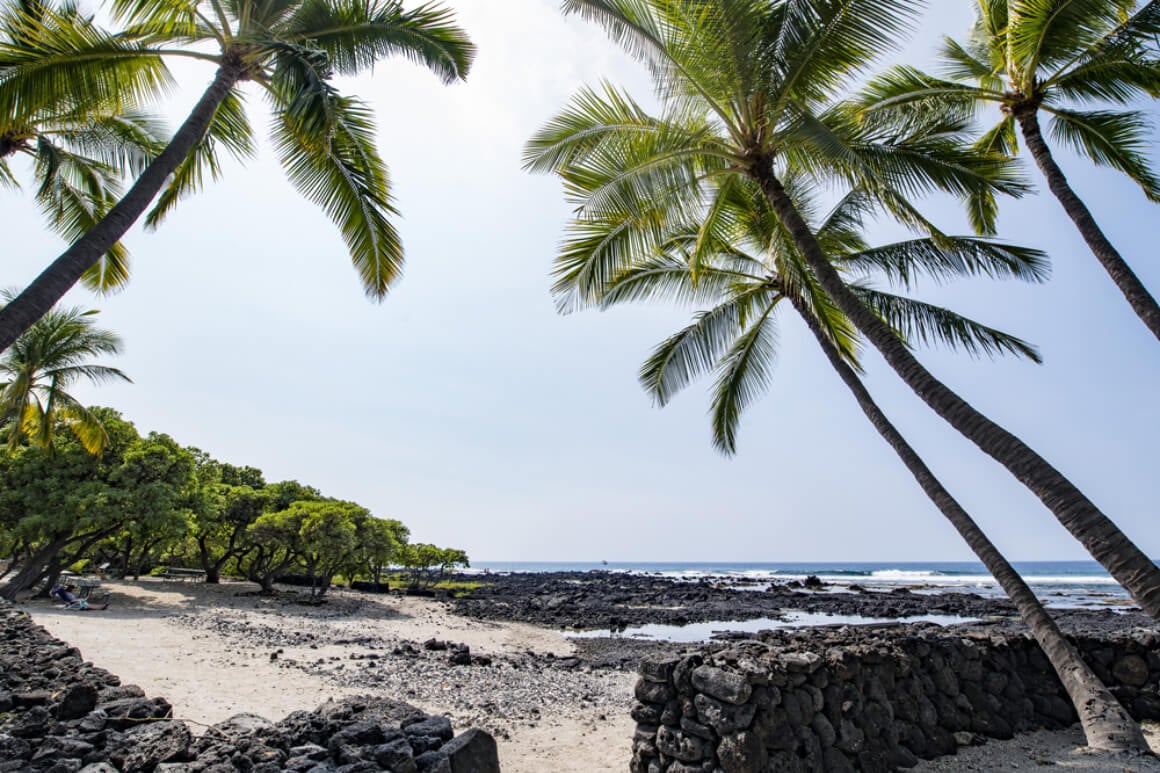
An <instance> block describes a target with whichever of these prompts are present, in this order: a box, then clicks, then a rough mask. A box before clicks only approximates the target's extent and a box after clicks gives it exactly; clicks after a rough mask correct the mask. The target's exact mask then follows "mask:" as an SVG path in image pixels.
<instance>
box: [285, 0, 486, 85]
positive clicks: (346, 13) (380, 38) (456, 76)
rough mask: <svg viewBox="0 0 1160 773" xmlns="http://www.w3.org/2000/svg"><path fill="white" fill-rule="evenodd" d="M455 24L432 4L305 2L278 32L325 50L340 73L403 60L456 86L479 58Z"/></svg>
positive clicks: (447, 13) (343, 0) (368, 0)
mask: <svg viewBox="0 0 1160 773" xmlns="http://www.w3.org/2000/svg"><path fill="white" fill-rule="evenodd" d="M454 21H455V15H454V13H453V12H452V11H451V10H450V9H448V8H443V7H440V6H438V5H434V4H430V3H428V4H424V5H421V6H419V7H417V8H414V9H412V10H410V11H407V10H404V9H403V7H402V4H401V3H398V2H394V0H305V2H302V3H301V4H299V5H298V7H297V9H296V11H295V13H294V14H293V16H291V17H290V18H289V19H288V20H287V21H286V23H285V25H282V26H280V29H279V31H278V32H279V37H280V38H281V39H283V40H286V41H289V42H303V43H307V42H308V43H309V44H310V45H312V46H317V47H318V48H320V49H322V50H323V51H325V52H326V55H327V58H328V60H329V61H330V63H331V65H332V66H333V67H334V68H335V70H336V71H337V72H340V73H344V74H354V73H358V72H362V71H364V70H366V69H369V68H371V67H372V66H373V65H374V63H375V62H376V61H378V60H379V59H383V58H386V57H391V56H403V57H405V58H407V59H410V60H411V61H413V62H415V63H417V64H421V65H424V66H426V67H427V68H428V69H430V70H431V71H432V72H433V73H435V74H436V75H437V76H439V78H441V79H442V80H443V81H444V82H445V83H450V82H452V81H455V80H462V79H464V78H466V77H467V72H468V70H469V69H470V67H471V61H472V59H473V58H474V56H475V46H474V45H472V43H471V40H470V39H469V38H468V37H467V33H466V32H464V31H463V30H462V29H461V28H459V27H458V26H456V25H455V24H454Z"/></svg>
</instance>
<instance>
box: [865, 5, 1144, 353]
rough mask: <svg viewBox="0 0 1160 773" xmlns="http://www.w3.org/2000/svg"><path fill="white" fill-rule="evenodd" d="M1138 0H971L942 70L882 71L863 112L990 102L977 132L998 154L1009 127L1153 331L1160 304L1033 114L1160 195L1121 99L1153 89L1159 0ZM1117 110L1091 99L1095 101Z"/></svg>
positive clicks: (1137, 115) (1136, 124)
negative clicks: (992, 118)
mask: <svg viewBox="0 0 1160 773" xmlns="http://www.w3.org/2000/svg"><path fill="white" fill-rule="evenodd" d="M1136 5H1137V2H1136V0H1110V1H1109V2H1072V3H1061V2H1036V1H1035V0H978V7H977V9H976V18H975V24H974V27H973V29H972V30H971V34H970V36H969V37H968V38H967V40H966V42H965V43H960V42H958V41H955V40H952V39H950V38H947V39H946V40H945V41H944V43H943V46H942V51H941V58H942V62H943V65H944V67H945V69H946V71H947V73H948V75H949V78H950V79H949V80H948V79H941V78H937V77H933V76H931V75H927V74H926V73H923V72H921V71H919V70H917V69H915V68H913V67H896V68H894V69H892V70H890V71H889V72H887V73H885V74H884V75H882V76H881V77H879V78H877V79H876V80H875V81H874V82H872V83H871V84H870V86H869V87H868V88H867V90H866V92H865V94H864V96H863V97H862V103H863V106H864V107H865V108H866V109H868V110H887V109H899V108H903V109H913V108H916V107H917V108H918V109H934V110H946V109H965V110H967V111H969V112H974V111H975V109H976V108H977V107H979V106H982V105H986V104H991V105H997V106H998V107H999V110H1000V112H1001V113H1002V118H1001V119H1000V121H999V123H998V124H996V125H995V126H994V127H993V128H992V129H990V130H989V131H988V132H987V133H986V134H985V135H984V136H983V138H982V140H981V142H982V143H983V144H984V145H985V146H987V147H989V148H994V149H996V150H999V151H1001V152H1003V153H1012V154H1013V153H1015V152H1016V150H1017V148H1018V144H1019V143H1018V139H1017V137H1016V132H1015V127H1016V124H1017V125H1018V127H1019V132H1020V133H1021V134H1022V135H1023V142H1024V144H1025V145H1026V147H1027V150H1028V151H1029V152H1030V153H1031V157H1032V158H1033V159H1035V164H1036V165H1037V166H1038V167H1039V170H1040V171H1041V172H1042V173H1043V176H1044V178H1045V179H1046V180H1047V187H1048V189H1049V190H1050V191H1051V192H1052V194H1053V195H1054V196H1055V198H1056V199H1058V200H1059V203H1060V204H1062V205H1063V209H1064V211H1065V212H1066V213H1067V215H1068V217H1070V218H1071V220H1072V222H1074V223H1075V226H1076V228H1077V229H1078V230H1079V232H1080V235H1081V236H1082V237H1083V239H1084V241H1085V242H1087V245H1088V247H1089V248H1090V249H1091V251H1092V254H1094V255H1095V256H1096V259H1098V260H1099V262H1100V265H1102V266H1103V267H1104V270H1105V271H1106V272H1107V273H1108V275H1109V276H1110V277H1111V278H1112V281H1114V282H1115V283H1116V286H1117V287H1118V288H1119V289H1120V292H1121V293H1123V295H1124V297H1125V298H1126V299H1127V301H1128V303H1129V304H1130V305H1131V306H1132V309H1133V310H1134V311H1135V312H1136V315H1137V316H1139V317H1140V319H1141V320H1142V321H1143V322H1144V324H1145V325H1147V326H1148V329H1149V330H1151V331H1152V335H1154V336H1156V337H1157V338H1160V304H1158V303H1157V302H1156V299H1155V298H1154V297H1153V296H1152V294H1151V293H1149V292H1148V289H1147V288H1146V287H1144V284H1143V282H1141V281H1140V279H1139V277H1137V276H1136V274H1135V272H1133V271H1132V269H1131V267H1130V266H1129V265H1128V263H1127V261H1125V260H1124V258H1123V257H1122V256H1121V255H1120V253H1119V251H1117V250H1116V248H1115V247H1113V246H1112V243H1111V241H1110V240H1109V239H1108V238H1107V236H1106V235H1105V234H1104V232H1103V231H1102V230H1101V229H1100V227H1099V225H1098V224H1097V223H1096V220H1095V217H1094V216H1093V215H1092V213H1091V211H1090V210H1089V209H1088V208H1087V206H1086V205H1085V204H1084V202H1083V201H1082V200H1081V199H1080V197H1079V195H1078V194H1076V192H1075V190H1074V189H1072V187H1071V185H1070V184H1069V183H1068V181H1067V177H1066V176H1065V175H1064V173H1063V170H1062V169H1060V167H1059V164H1057V163H1056V161H1055V158H1054V156H1053V155H1052V152H1051V148H1050V147H1049V146H1048V144H1047V140H1046V139H1045V138H1044V136H1043V131H1042V128H1041V127H1040V123H1039V116H1040V113H1046V114H1047V115H1049V116H1050V117H1051V123H1050V126H1049V134H1050V136H1051V138H1052V139H1054V140H1055V141H1056V142H1058V143H1060V144H1062V145H1064V146H1066V147H1069V148H1071V149H1072V150H1074V151H1076V152H1078V153H1079V154H1080V155H1083V156H1086V157H1087V158H1088V159H1090V160H1091V161H1092V162H1093V163H1095V164H1096V165H1098V166H1106V167H1111V168H1112V169H1115V170H1117V171H1119V172H1122V173H1124V174H1125V175H1127V176H1128V177H1129V178H1131V179H1132V180H1133V181H1134V182H1136V183H1137V184H1138V185H1139V186H1140V187H1141V188H1142V189H1143V191H1144V195H1145V196H1147V197H1148V198H1149V199H1151V200H1152V201H1160V178H1157V177H1156V175H1155V173H1154V172H1153V171H1152V170H1151V169H1150V168H1149V164H1148V160H1147V157H1146V155H1145V151H1146V149H1147V148H1148V146H1149V144H1150V140H1149V138H1148V121H1147V120H1146V118H1145V117H1144V115H1143V114H1142V113H1141V112H1139V111H1137V110H1130V109H1124V108H1125V107H1126V106H1127V105H1128V104H1129V103H1131V102H1132V101H1133V100H1134V99H1138V98H1139V97H1141V96H1153V97H1155V96H1160V59H1158V58H1157V57H1156V48H1155V45H1156V37H1157V35H1160V2H1155V0H1153V1H1152V2H1147V3H1145V4H1144V5H1143V6H1142V7H1141V8H1139V10H1135V12H1134V13H1133V10H1134V9H1135V7H1136ZM1101 102H1102V103H1105V104H1110V105H1113V106H1115V109H1112V110H1106V109H1092V103H1101Z"/></svg>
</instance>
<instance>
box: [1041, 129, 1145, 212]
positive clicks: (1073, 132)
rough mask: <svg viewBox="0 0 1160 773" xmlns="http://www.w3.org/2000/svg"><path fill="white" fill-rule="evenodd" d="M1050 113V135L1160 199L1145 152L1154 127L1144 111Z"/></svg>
mask: <svg viewBox="0 0 1160 773" xmlns="http://www.w3.org/2000/svg"><path fill="white" fill-rule="evenodd" d="M1045 109H1047V110H1048V112H1050V113H1051V116H1052V121H1051V125H1050V133H1051V137H1052V138H1053V139H1054V140H1056V141H1057V142H1061V143H1063V144H1065V145H1067V146H1069V147H1070V148H1072V149H1073V150H1075V151H1076V152H1077V153H1079V154H1080V155H1083V156H1087V157H1088V158H1090V159H1091V160H1092V161H1093V162H1094V163H1096V164H1097V165H1099V166H1108V167H1111V168H1112V169H1115V170H1117V171H1120V172H1123V173H1124V174H1126V175H1127V176H1128V177H1130V178H1132V179H1133V180H1135V181H1136V184H1137V185H1139V186H1140V187H1141V188H1142V189H1143V191H1144V195H1146V196H1147V197H1148V198H1149V199H1151V200H1152V201H1160V179H1157V177H1156V175H1155V174H1153V172H1152V169H1151V166H1150V165H1149V163H1148V159H1147V157H1146V156H1145V155H1144V154H1145V151H1146V150H1147V149H1148V147H1149V146H1150V143H1149V142H1148V140H1147V136H1148V134H1149V131H1150V129H1151V126H1150V124H1149V121H1148V119H1147V118H1146V117H1145V116H1144V114H1143V113H1140V112H1136V111H1124V112H1112V111H1101V110H1089V111H1086V112H1080V111H1078V110H1062V109H1059V108H1045Z"/></svg>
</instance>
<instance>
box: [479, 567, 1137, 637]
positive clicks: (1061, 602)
mask: <svg viewBox="0 0 1160 773" xmlns="http://www.w3.org/2000/svg"><path fill="white" fill-rule="evenodd" d="M1012 565H1013V566H1014V567H1015V569H1016V570H1017V571H1018V572H1019V573H1020V574H1021V575H1022V576H1023V579H1024V580H1025V581H1026V582H1027V584H1028V585H1029V586H1031V588H1032V590H1033V591H1035V594H1036V595H1037V596H1039V598H1040V600H1041V601H1043V603H1044V605H1045V606H1048V607H1054V608H1059V609H1065V608H1071V609H1075V608H1086V609H1097V608H1107V607H1110V608H1112V609H1125V608H1129V607H1132V608H1134V607H1133V604H1132V601H1131V598H1130V597H1129V596H1128V594H1127V592H1126V591H1124V589H1123V588H1121V587H1120V586H1119V584H1117V583H1116V581H1115V580H1113V579H1112V578H1111V577H1110V576H1109V575H1108V573H1107V572H1106V571H1105V570H1104V568H1103V567H1102V566H1100V565H1099V564H1098V563H1097V562H1095V561H1019V562H1012ZM467 571H469V572H476V573H482V572H590V571H593V572H596V571H609V572H635V573H641V574H657V575H663V576H666V577H672V578H675V579H685V580H690V581H696V580H699V579H701V578H706V577H720V578H723V579H727V580H730V581H732V582H736V583H738V585H739V586H740V587H742V588H748V589H752V590H755V591H759V590H764V589H765V588H767V587H768V586H769V585H770V584H771V583H785V582H789V581H790V580H803V579H805V578H806V577H808V576H810V575H814V576H816V577H818V579H820V580H822V582H824V583H826V585H827V586H828V587H829V589H830V590H834V591H842V590H846V589H848V587H849V586H850V585H860V586H862V587H864V588H866V589H867V590H889V589H891V588H901V587H905V588H909V589H910V590H911V591H912V592H914V593H942V592H958V593H975V594H978V595H980V596H984V597H993V596H1003V595H1004V594H1003V591H1002V589H1001V588H999V586H998V584H997V583H996V582H995V580H994V578H993V577H991V575H990V574H989V573H988V572H987V571H986V569H984V568H983V565H982V564H981V563H979V562H975V561H942V562H917V561H914V562H907V561H902V562H900V561H876V562H866V561H853V562H851V561H829V562H826V561H819V562H806V563H801V562H795V563H782V562H770V563H729V562H691V563H680V562H624V561H609V562H603V561H597V562H560V563H556V562H516V561H480V562H477V563H473V564H472V568H471V569H470V570H467ZM918 621H926V622H933V623H938V624H940V625H950V624H953V623H959V622H965V621H966V619H965V618H955V617H942V616H937V615H925V616H920V617H915V618H901V619H899V620H885V619H882V620H879V619H875V618H866V617H847V616H840V615H825V614H809V613H804V612H800V611H790V610H787V611H786V614H785V615H784V616H783V617H782V618H777V619H774V618H762V619H757V620H746V621H720V622H707V623H692V624H689V625H684V626H672V625H643V626H639V627H634V628H629V629H627V630H625V631H623V632H622V633H619V634H616V635H617V636H623V637H626V638H633V639H646V640H668V641H678V642H701V641H708V640H709V639H711V638H712V637H713V636H714V635H715V634H717V633H719V632H722V631H749V632H753V631H760V630H765V629H772V628H797V627H802V626H814V625H847V624H867V623H878V622H918ZM569 635H570V636H575V637H583V638H586V637H592V636H608V635H609V634H608V632H607V631H586V632H575V633H570V634H569Z"/></svg>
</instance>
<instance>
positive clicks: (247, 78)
mask: <svg viewBox="0 0 1160 773" xmlns="http://www.w3.org/2000/svg"><path fill="white" fill-rule="evenodd" d="M113 11H114V13H115V14H116V16H117V17H118V18H119V19H120V20H121V21H122V22H124V23H125V24H126V25H127V26H128V29H129V30H130V34H128V35H127V39H128V40H130V41H132V42H135V43H136V44H137V45H138V48H139V52H140V53H141V54H142V55H145V54H150V53H151V54H153V55H155V56H158V57H162V56H183V57H192V58H195V59H200V60H203V61H208V62H211V63H213V64H214V65H215V66H216V67H217V70H216V73H215V75H214V79H213V81H212V83H211V84H210V85H209V87H208V88H207V89H206V91H205V93H204V94H203V96H202V97H201V99H199V100H198V102H197V104H196V105H195V106H194V108H193V110H192V112H191V113H190V114H189V117H188V118H187V119H186V120H185V122H184V123H183V124H182V125H181V127H180V128H179V129H178V130H177V133H176V134H174V136H173V139H172V140H170V142H169V144H168V145H167V146H166V147H165V149H164V150H163V151H162V152H161V153H160V154H159V155H158V156H157V157H156V158H155V159H154V160H153V161H152V162H150V164H149V165H148V166H147V167H146V168H145V170H144V171H143V172H142V173H141V175H140V176H139V177H138V178H137V180H136V182H135V183H133V185H132V187H130V189H129V191H128V192H127V193H126V194H125V196H124V197H123V198H122V199H121V200H120V201H119V202H118V203H117V204H116V205H115V206H114V207H113V208H112V209H111V210H110V211H109V213H108V214H107V215H106V216H105V217H103V218H102V219H101V220H100V222H99V223H97V225H96V226H94V227H93V228H91V229H89V230H88V231H87V232H86V233H85V235H84V236H82V237H81V238H80V239H78V240H77V241H76V242H75V243H74V244H73V245H72V246H71V247H70V248H69V249H68V250H67V251H65V252H64V253H63V254H62V255H61V256H60V257H59V258H57V260H56V261H54V262H53V263H52V265H51V266H49V267H48V268H47V269H46V270H45V271H44V272H43V273H42V274H41V275H40V276H39V277H37V278H36V279H35V280H34V281H33V283H32V284H31V285H29V287H28V288H27V289H26V290H25V291H24V292H22V293H21V294H20V295H19V296H18V297H17V298H16V299H15V300H14V301H13V302H12V303H10V304H8V306H6V307H5V308H4V309H3V310H0V350H3V349H5V348H7V347H8V346H9V345H11V344H12V342H13V341H14V340H15V339H16V337H17V336H18V335H19V334H20V333H21V332H22V331H23V330H24V329H26V328H27V327H28V326H29V325H31V324H32V323H33V322H34V321H35V320H36V319H38V318H39V317H41V316H42V315H43V314H45V313H46V312H47V311H48V310H49V308H51V306H52V304H53V303H55V302H56V301H57V300H59V299H60V298H61V297H63V295H64V294H65V293H66V292H67V291H68V289H69V288H70V287H72V286H73V284H75V283H76V281H77V280H78V279H79V278H80V277H81V275H83V274H84V273H85V272H86V271H88V270H89V269H90V268H91V267H92V266H93V265H94V264H95V263H96V262H97V261H98V260H99V259H100V257H101V255H103V254H105V253H106V252H107V251H108V250H109V249H110V247H112V245H113V244H114V243H115V242H117V241H118V240H119V239H120V238H121V237H122V236H123V235H124V233H125V232H126V231H127V230H128V229H129V228H130V227H131V226H132V225H133V223H134V222H136V220H137V219H138V218H140V217H141V216H142V215H143V214H145V211H146V209H147V208H148V207H149V205H150V202H152V201H153V199H154V197H156V196H157V195H158V194H160V198H159V200H158V203H157V205H156V207H155V208H154V209H153V211H152V212H151V213H150V214H149V215H148V217H147V218H146V223H147V224H150V225H155V224H156V223H158V222H159V221H160V219H161V218H162V217H163V216H164V215H165V214H166V213H167V212H168V211H170V210H171V209H172V207H173V206H174V205H175V204H176V202H177V201H178V200H179V199H180V198H181V197H182V196H184V195H186V194H188V193H190V192H192V191H194V190H196V189H197V188H198V187H199V186H200V184H201V182H202V180H203V178H204V177H205V176H206V175H207V174H208V175H212V176H216V174H217V173H218V171H219V169H220V161H219V151H220V150H221V149H222V148H224V149H226V150H227V151H229V152H231V153H233V154H234V155H235V156H238V157H243V158H244V157H246V156H249V155H250V154H251V153H252V151H253V147H254V145H253V139H252V135H251V130H250V126H249V122H248V120H247V118H246V114H245V111H244V109H243V106H242V98H241V94H240V91H239V87H240V86H241V84H243V83H246V82H250V83H254V84H256V85H257V86H259V87H260V88H261V89H262V90H263V91H264V93H265V96H266V97H267V98H268V100H269V102H270V104H271V106H272V108H273V111H274V120H273V142H274V146H275V149H276V152H277V154H278V157H279V160H280V161H281V162H282V164H283V166H284V167H285V169H286V171H287V174H288V175H289V177H290V180H291V182H292V183H293V184H294V185H295V186H296V187H297V188H298V189H299V190H300V191H301V192H302V193H303V194H304V195H305V196H307V198H309V199H311V200H312V201H314V202H315V203H317V204H318V205H319V206H321V207H322V208H323V210H325V211H326V213H327V215H329V216H330V217H331V219H332V220H334V221H335V223H336V224H337V225H338V226H339V229H340V230H341V232H342V235H343V238H344V240H345V241H346V244H347V247H348V248H349V251H350V254H351V258H352V260H353V262H354V265H355V268H356V270H357V271H358V273H359V276H360V278H361V279H362V282H363V286H364V288H365V290H366V292H367V294H368V295H370V296H371V297H372V298H376V299H379V298H382V297H384V295H385V294H386V292H387V290H388V288H389V286H390V285H391V283H392V282H394V280H395V279H396V278H397V277H398V276H399V274H400V271H401V269H402V263H403V252H402V247H401V245H400V243H399V238H398V234H397V232H396V231H395V228H394V226H393V224H392V223H391V216H392V215H393V214H394V213H395V210H394V206H393V204H392V202H391V197H390V192H389V187H388V176H387V170H386V166H385V165H384V163H383V161H382V159H381V158H380V156H379V154H378V151H377V149H376V148H375V143H374V123H373V120H372V115H371V111H370V109H369V107H368V106H367V105H366V104H365V103H364V102H362V101H361V100H359V99H357V98H355V97H348V96H344V95H342V94H341V93H340V92H339V91H338V90H337V88H336V87H335V85H334V82H333V81H334V78H335V77H337V76H340V75H353V74H356V73H359V72H362V71H364V70H366V69H368V68H369V67H371V66H372V65H373V64H374V63H375V62H376V61H377V60H379V59H381V58H383V57H386V56H393V55H402V56H405V57H407V58H409V59H412V60H414V61H416V62H419V63H421V64H424V65H426V66H427V67H428V68H430V69H431V70H432V72H434V73H435V74H436V75H438V76H439V77H440V78H442V79H443V80H444V81H445V82H451V81H453V80H455V79H458V78H462V77H464V76H465V75H466V73H467V70H468V67H469V65H470V63H471V58H472V56H473V54H474V49H473V47H472V45H471V43H470V41H469V40H468V39H467V37H466V35H465V34H464V33H463V31H462V30H460V29H459V28H458V27H456V26H454V25H453V23H452V14H451V13H450V12H449V11H447V10H445V9H442V8H440V7H437V6H434V5H422V6H419V7H418V8H416V9H414V10H410V11H408V10H405V9H404V8H403V7H402V5H401V4H400V3H398V2H394V1H393V0H284V1H283V2H277V3H273V4H270V3H261V2H256V1H255V0H228V1H227V2H224V3H221V2H216V0H215V1H212V2H211V0H195V1H194V2H174V0H144V1H141V0H115V1H114V2H113ZM45 34H49V33H47V32H46V33H45ZM61 49H62V50H61V51H60V52H55V51H53V52H46V53H44V55H42V56H35V57H31V58H30V59H29V61H28V62H26V63H20V62H11V63H10V64H9V66H8V67H7V68H6V69H5V71H4V75H3V77H2V78H0V105H3V104H4V103H5V101H9V102H11V101H15V100H17V99H19V98H20V95H22V94H25V93H28V94H31V95H32V96H33V97H34V98H38V95H40V92H41V91H42V90H43V89H44V88H46V87H45V86H44V85H43V83H44V82H45V81H52V82H56V81H57V79H66V78H70V77H74V76H75V77H77V78H82V77H84V73H83V70H84V69H85V68H86V67H87V66H88V60H89V59H90V58H94V59H95V58H99V57H98V56H97V55H96V53H94V54H93V56H92V57H90V56H86V55H85V54H88V53H93V47H92V46H90V44H89V43H88V41H86V40H84V39H80V38H77V39H71V40H65V41H63V42H62V44H61ZM97 53H99V52H97ZM46 74H48V75H49V76H51V77H47V78H46Z"/></svg>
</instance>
